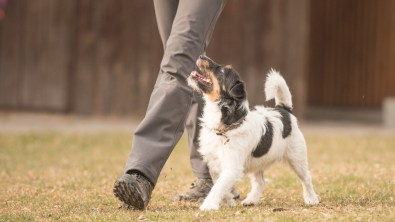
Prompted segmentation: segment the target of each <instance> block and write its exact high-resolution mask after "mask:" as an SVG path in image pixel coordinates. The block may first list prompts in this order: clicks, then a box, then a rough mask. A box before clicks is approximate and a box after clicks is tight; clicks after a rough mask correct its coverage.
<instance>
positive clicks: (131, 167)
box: [125, 162, 159, 185]
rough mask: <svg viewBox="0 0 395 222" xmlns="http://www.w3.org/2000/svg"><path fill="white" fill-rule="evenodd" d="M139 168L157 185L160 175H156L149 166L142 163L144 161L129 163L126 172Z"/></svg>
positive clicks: (138, 169)
mask: <svg viewBox="0 0 395 222" xmlns="http://www.w3.org/2000/svg"><path fill="white" fill-rule="evenodd" d="M133 170H137V171H139V172H141V173H142V174H144V176H145V177H147V178H148V179H149V180H150V181H151V182H152V183H153V184H154V185H156V182H157V181H158V177H159V175H156V174H155V173H154V172H153V171H152V170H151V169H150V168H149V167H148V166H146V165H144V164H142V163H137V162H133V163H127V164H126V167H125V174H126V173H128V172H130V171H133Z"/></svg>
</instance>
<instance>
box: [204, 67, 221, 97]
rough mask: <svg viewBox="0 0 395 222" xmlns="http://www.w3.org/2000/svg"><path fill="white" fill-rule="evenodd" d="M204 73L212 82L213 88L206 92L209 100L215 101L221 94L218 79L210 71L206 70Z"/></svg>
mask: <svg viewBox="0 0 395 222" xmlns="http://www.w3.org/2000/svg"><path fill="white" fill-rule="evenodd" d="M205 74H206V75H207V76H208V77H209V78H210V79H211V82H212V83H213V90H212V91H211V92H210V93H208V94H207V95H208V98H209V99H210V101H211V102H215V101H217V100H218V99H219V97H220V96H221V95H220V87H219V83H218V79H217V78H216V77H215V75H214V73H213V72H211V71H207V70H206V72H205Z"/></svg>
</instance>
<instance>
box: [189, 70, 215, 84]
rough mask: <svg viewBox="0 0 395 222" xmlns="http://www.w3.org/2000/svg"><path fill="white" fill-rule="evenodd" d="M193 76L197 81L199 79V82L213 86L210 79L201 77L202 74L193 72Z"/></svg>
mask: <svg viewBox="0 0 395 222" xmlns="http://www.w3.org/2000/svg"><path fill="white" fill-rule="evenodd" d="M191 76H192V77H194V78H196V79H198V80H199V81H201V82H204V83H205V84H211V81H210V79H209V78H206V77H205V76H203V75H200V74H199V73H198V72H196V71H192V72H191Z"/></svg>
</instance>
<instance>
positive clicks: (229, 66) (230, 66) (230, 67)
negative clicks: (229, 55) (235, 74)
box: [225, 65, 233, 69]
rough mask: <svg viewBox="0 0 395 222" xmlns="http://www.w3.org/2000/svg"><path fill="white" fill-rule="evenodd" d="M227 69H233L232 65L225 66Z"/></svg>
mask: <svg viewBox="0 0 395 222" xmlns="http://www.w3.org/2000/svg"><path fill="white" fill-rule="evenodd" d="M225 67H226V68H227V69H232V68H233V67H232V65H227V66H225Z"/></svg>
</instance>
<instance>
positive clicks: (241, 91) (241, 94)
mask: <svg viewBox="0 0 395 222" xmlns="http://www.w3.org/2000/svg"><path fill="white" fill-rule="evenodd" d="M229 94H230V95H231V96H232V97H233V98H234V99H236V100H241V99H244V98H246V96H247V93H246V89H245V86H244V82H242V81H237V82H236V84H235V85H234V86H233V87H232V88H231V89H230V91H229Z"/></svg>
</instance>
